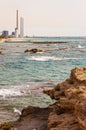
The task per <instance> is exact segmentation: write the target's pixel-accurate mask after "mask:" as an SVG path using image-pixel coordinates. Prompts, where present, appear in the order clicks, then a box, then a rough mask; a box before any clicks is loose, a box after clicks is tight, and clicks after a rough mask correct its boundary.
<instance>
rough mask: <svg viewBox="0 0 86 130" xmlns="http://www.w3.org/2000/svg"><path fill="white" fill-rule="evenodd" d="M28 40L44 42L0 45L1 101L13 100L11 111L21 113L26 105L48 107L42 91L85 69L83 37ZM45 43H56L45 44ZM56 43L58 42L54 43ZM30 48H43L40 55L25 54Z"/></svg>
mask: <svg viewBox="0 0 86 130" xmlns="http://www.w3.org/2000/svg"><path fill="white" fill-rule="evenodd" d="M29 40H33V41H46V43H45V44H41V43H40V44H35V43H30V42H28V43H0V51H2V53H3V55H0V100H1V101H2V100H3V101H5V100H6V99H7V100H8V101H10V100H11V99H13V100H14V102H12V106H11V109H10V111H11V112H12V109H13V107H14V106H16V107H17V106H18V108H19V109H20V110H21V108H23V107H24V106H27V105H35V106H40V105H41V107H45V106H48V104H49V103H52V101H51V100H50V98H49V97H47V96H45V95H44V94H43V93H42V91H43V89H45V88H48V87H55V85H56V84H57V83H58V82H60V81H63V80H65V79H66V78H68V77H69V75H70V70H71V69H73V68H75V67H77V66H86V38H85V37H78V38H76V37H73V38H72V37H71V38H69V37H66V38H65V37H62V38H60V37H59V38H32V39H31V38H30V39H29ZM47 41H52V42H53V41H55V43H52V44H48V43H47ZM56 41H57V42H58V41H61V43H60V44H57V43H56ZM62 42H63V43H62ZM33 48H37V49H42V50H43V52H42V53H34V54H32V53H24V51H25V50H26V49H33ZM30 91H31V95H30ZM19 97H20V98H19ZM27 97H28V98H27ZM21 99H22V100H21ZM4 103H6V102H4ZM8 106H9V104H8Z"/></svg>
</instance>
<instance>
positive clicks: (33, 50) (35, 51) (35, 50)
mask: <svg viewBox="0 0 86 130" xmlns="http://www.w3.org/2000/svg"><path fill="white" fill-rule="evenodd" d="M24 52H25V53H28V52H30V53H37V52H43V51H42V50H40V49H36V48H34V49H31V50H28V49H26V50H25V51H24Z"/></svg>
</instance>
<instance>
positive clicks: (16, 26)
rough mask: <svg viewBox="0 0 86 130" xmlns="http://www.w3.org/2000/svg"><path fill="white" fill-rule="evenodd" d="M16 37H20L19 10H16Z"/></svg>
mask: <svg viewBox="0 0 86 130" xmlns="http://www.w3.org/2000/svg"><path fill="white" fill-rule="evenodd" d="M15 37H16V38H18V10H17V11H16V28H15Z"/></svg>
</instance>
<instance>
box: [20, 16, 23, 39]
mask: <svg viewBox="0 0 86 130" xmlns="http://www.w3.org/2000/svg"><path fill="white" fill-rule="evenodd" d="M23 37H24V18H23V17H20V38H23Z"/></svg>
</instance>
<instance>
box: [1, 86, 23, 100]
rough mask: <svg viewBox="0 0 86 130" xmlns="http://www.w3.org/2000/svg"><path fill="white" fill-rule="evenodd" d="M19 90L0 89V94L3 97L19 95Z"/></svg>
mask: <svg viewBox="0 0 86 130" xmlns="http://www.w3.org/2000/svg"><path fill="white" fill-rule="evenodd" d="M20 95H21V92H20V91H18V90H15V89H5V88H3V89H0V96H2V97H3V98H4V97H12V96H20Z"/></svg>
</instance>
